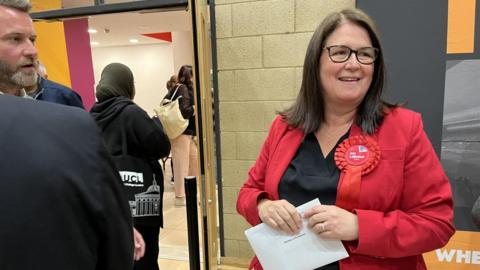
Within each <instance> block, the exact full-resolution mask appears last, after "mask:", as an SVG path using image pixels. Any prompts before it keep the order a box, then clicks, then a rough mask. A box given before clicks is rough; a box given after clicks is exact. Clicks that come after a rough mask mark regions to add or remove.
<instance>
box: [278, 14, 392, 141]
mask: <svg viewBox="0 0 480 270" xmlns="http://www.w3.org/2000/svg"><path fill="white" fill-rule="evenodd" d="M345 21H348V22H351V23H354V24H356V25H358V26H360V27H362V28H364V29H365V30H366V31H367V32H368V35H369V37H370V40H371V42H372V46H373V47H375V48H377V49H378V50H379V51H378V56H377V58H376V60H375V63H374V65H375V66H374V71H373V79H372V83H371V85H370V87H369V89H368V91H367V94H366V95H365V97H364V99H363V101H362V102H361V104H360V105H359V106H358V110H357V116H356V119H355V123H356V124H357V125H358V126H360V128H361V129H362V131H363V132H365V133H367V134H372V133H374V132H375V130H376V128H377V127H378V126H379V125H380V124H381V123H382V121H383V117H384V112H385V109H386V108H390V107H395V106H396V105H393V104H390V103H388V102H386V101H385V100H384V99H383V85H384V81H385V63H384V59H383V53H382V47H381V45H380V38H379V35H378V31H377V29H376V26H375V23H374V22H373V20H372V19H371V18H370V17H369V16H368V15H367V14H365V13H364V12H362V11H361V10H359V9H345V10H342V11H340V12H335V13H331V14H330V15H328V16H327V17H326V18H325V19H324V20H323V22H322V23H321V24H320V25H319V26H318V27H317V29H316V30H315V32H314V33H313V36H312V38H311V39H310V43H309V45H308V48H307V53H306V55H305V61H304V65H303V77H302V84H301V87H300V91H299V93H298V95H297V99H296V101H295V102H294V103H293V105H292V106H291V107H290V108H288V109H286V110H284V111H282V112H279V114H280V115H282V116H283V117H284V118H285V119H286V121H287V122H288V124H289V125H291V126H294V127H297V128H301V129H303V131H304V132H305V133H310V132H315V131H317V130H318V129H319V128H320V126H321V125H322V123H323V122H324V121H325V100H324V97H323V92H324V91H323V87H322V84H321V81H320V73H319V70H320V56H321V54H322V51H323V49H324V47H325V41H326V39H327V38H328V37H329V36H330V35H331V34H332V33H333V32H334V31H335V30H336V29H337V28H338V27H339V26H340V25H341V24H342V23H343V22H345Z"/></svg>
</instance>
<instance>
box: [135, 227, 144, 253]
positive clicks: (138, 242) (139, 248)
mask: <svg viewBox="0 0 480 270" xmlns="http://www.w3.org/2000/svg"><path fill="white" fill-rule="evenodd" d="M133 240H134V245H135V247H134V250H133V259H134V260H135V261H138V260H140V259H141V258H142V257H143V255H145V241H143V237H142V235H141V234H140V233H139V232H138V231H137V229H135V228H133Z"/></svg>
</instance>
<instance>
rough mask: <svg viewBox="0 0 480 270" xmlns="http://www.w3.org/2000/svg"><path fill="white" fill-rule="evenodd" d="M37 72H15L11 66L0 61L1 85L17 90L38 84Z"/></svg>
mask: <svg viewBox="0 0 480 270" xmlns="http://www.w3.org/2000/svg"><path fill="white" fill-rule="evenodd" d="M37 76H38V75H37V72H36V70H32V71H31V72H23V71H21V70H18V71H15V68H14V67H12V66H11V65H9V64H7V63H5V62H4V61H2V60H0V84H3V85H6V86H12V87H15V88H24V87H28V86H32V85H34V84H36V83H37Z"/></svg>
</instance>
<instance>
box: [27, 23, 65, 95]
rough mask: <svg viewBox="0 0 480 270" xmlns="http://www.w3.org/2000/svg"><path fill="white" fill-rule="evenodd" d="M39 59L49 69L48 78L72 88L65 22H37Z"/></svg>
mask: <svg viewBox="0 0 480 270" xmlns="http://www.w3.org/2000/svg"><path fill="white" fill-rule="evenodd" d="M34 25H35V30H36V32H37V41H36V45H35V46H36V47H37V50H38V59H40V61H41V62H42V63H43V64H44V65H45V67H46V68H47V73H48V78H49V79H51V80H53V81H56V82H58V83H60V84H63V85H66V86H68V87H71V80H70V70H69V67H68V56H67V45H66V42H65V31H64V28H63V22H35V23H34Z"/></svg>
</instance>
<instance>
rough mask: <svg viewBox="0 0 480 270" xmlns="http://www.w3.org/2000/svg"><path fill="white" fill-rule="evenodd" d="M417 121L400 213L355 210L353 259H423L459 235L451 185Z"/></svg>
mask: <svg viewBox="0 0 480 270" xmlns="http://www.w3.org/2000/svg"><path fill="white" fill-rule="evenodd" d="M412 119H413V120H412V121H411V123H412V124H411V128H410V133H409V134H408V135H410V136H409V137H408V138H410V141H409V142H408V145H407V147H406V149H405V163H404V179H403V180H404V181H403V188H402V189H401V190H402V195H401V203H400V207H397V209H395V210H392V211H387V212H381V211H374V210H362V209H356V210H355V212H356V213H357V215H358V224H359V239H358V243H357V245H356V247H354V248H352V249H351V251H352V252H353V253H357V254H364V255H370V256H379V257H389V258H399V257H406V256H414V255H419V254H422V253H425V252H428V251H431V250H434V249H436V248H440V247H442V246H444V245H445V244H446V243H447V242H448V240H449V239H450V237H451V236H452V235H453V233H454V232H455V228H454V226H453V200H452V193H451V188H450V183H449V181H448V179H447V177H446V175H445V173H444V171H443V168H442V166H441V164H440V162H439V160H438V158H437V155H436V153H435V151H434V149H433V147H432V145H431V143H430V141H429V140H428V138H427V135H426V134H425V132H424V130H423V124H422V120H421V117H420V115H419V114H417V113H415V114H414V116H413V117H412ZM391 139H392V140H393V139H395V138H391ZM385 181H388V179H385Z"/></svg>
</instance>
